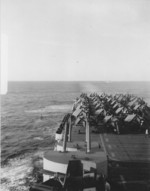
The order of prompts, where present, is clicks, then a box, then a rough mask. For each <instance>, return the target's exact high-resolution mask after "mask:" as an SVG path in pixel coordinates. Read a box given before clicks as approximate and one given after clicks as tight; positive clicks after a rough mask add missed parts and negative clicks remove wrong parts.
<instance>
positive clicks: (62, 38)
mask: <svg viewBox="0 0 150 191" xmlns="http://www.w3.org/2000/svg"><path fill="white" fill-rule="evenodd" d="M1 21H2V22H1V32H2V34H3V37H4V36H5V37H6V39H7V48H6V50H7V52H6V51H3V53H2V57H3V59H2V60H1V61H2V64H4V63H5V64H8V80H10V81H11V80H12V81H32V80H34V81H36V80H38V81H49V80H64V81H65V80H89V81H90V80H97V81H101V80H105V81H120V80H121V81H126V80H132V81H137V80H138V81H149V80H150V1H148V0H113V1H112V0H2V1H1ZM3 46H4V47H5V46H6V44H4V45H3ZM6 58H7V59H6ZM6 68H7V67H6ZM5 72H6V69H5Z"/></svg>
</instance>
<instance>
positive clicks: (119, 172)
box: [100, 134, 150, 191]
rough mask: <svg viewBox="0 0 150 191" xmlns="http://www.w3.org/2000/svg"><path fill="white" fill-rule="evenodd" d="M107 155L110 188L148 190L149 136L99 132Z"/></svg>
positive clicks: (149, 167)
mask: <svg viewBox="0 0 150 191" xmlns="http://www.w3.org/2000/svg"><path fill="white" fill-rule="evenodd" d="M100 139H101V143H102V146H103V147H104V150H105V152H106V154H107V156H108V179H109V180H110V181H111V185H112V190H115V191H117V190H119V191H121V190H122V191H125V190H126V191H133V190H136V191H148V190H150V138H149V137H145V135H142V134H140V135H138V134H134V135H133V134H130V135H115V134H101V135H100Z"/></svg>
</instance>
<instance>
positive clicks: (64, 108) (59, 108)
mask: <svg viewBox="0 0 150 191" xmlns="http://www.w3.org/2000/svg"><path fill="white" fill-rule="evenodd" d="M71 106H72V105H50V106H47V107H43V108H41V109H35V110H26V111H25V112H26V113H53V112H64V111H70V110H71Z"/></svg>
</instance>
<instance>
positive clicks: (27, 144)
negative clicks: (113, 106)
mask: <svg viewBox="0 0 150 191" xmlns="http://www.w3.org/2000/svg"><path fill="white" fill-rule="evenodd" d="M82 92H87V93H90V92H97V93H99V94H101V93H103V92H105V93H108V94H115V93H130V94H134V95H136V96H139V97H142V98H143V99H144V100H145V101H146V102H147V103H148V104H149V105H150V82H9V83H8V92H7V94H6V95H2V96H1V190H3V191H6V190H10V191H16V190H28V189H29V186H30V185H31V184H32V183H33V182H40V181H42V173H41V170H42V157H43V153H44V152H46V151H48V150H51V149H53V146H54V144H55V141H54V135H55V131H56V129H57V128H58V126H59V124H60V122H61V120H62V119H63V116H64V114H66V113H67V112H70V111H71V109H72V104H73V101H74V99H75V98H76V97H78V96H79V95H80V94H81V93H82Z"/></svg>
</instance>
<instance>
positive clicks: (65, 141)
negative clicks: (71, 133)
mask: <svg viewBox="0 0 150 191" xmlns="http://www.w3.org/2000/svg"><path fill="white" fill-rule="evenodd" d="M67 126H68V125H67V123H65V133H64V139H63V152H66V145H67Z"/></svg>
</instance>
